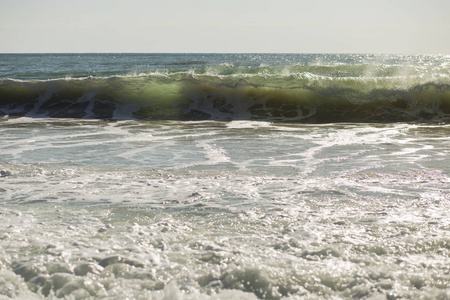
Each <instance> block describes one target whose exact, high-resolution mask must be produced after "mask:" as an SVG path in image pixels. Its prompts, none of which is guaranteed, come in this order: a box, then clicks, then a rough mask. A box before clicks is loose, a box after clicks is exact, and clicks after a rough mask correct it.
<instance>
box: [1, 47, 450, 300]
mask: <svg viewBox="0 0 450 300" xmlns="http://www.w3.org/2000/svg"><path fill="white" fill-rule="evenodd" d="M449 62H450V58H449V57H445V56H402V55H384V56H381V55H378V56H376V55H324V54H316V55H312V54H311V55H301V54H296V55H294V54H277V55H273V54H70V55H69V54H59V55H58V54H40V55H32V54H22V55H0V77H1V78H2V79H0V112H1V117H0V137H1V144H0V201H1V202H0V203H1V205H0V299H10V298H13V299H14V298H15V299H58V298H63V299H258V298H259V299H346V298H363V299H448V298H450V267H449V266H450V213H449V209H450V125H448V120H449V114H450V101H449V99H450V96H449V95H450V88H449V86H450V79H449Z"/></svg>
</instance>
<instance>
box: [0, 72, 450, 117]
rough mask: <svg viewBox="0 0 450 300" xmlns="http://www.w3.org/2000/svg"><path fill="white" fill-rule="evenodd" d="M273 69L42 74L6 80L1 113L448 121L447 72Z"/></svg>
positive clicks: (0, 82) (1, 87)
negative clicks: (218, 72) (256, 71)
mask: <svg viewBox="0 0 450 300" xmlns="http://www.w3.org/2000/svg"><path fill="white" fill-rule="evenodd" d="M224 67H225V68H235V66H224ZM341 71H342V69H341ZM322 73H326V72H322ZM269 74H270V75H261V74H243V73H239V74H232V75H213V74H196V73H195V72H178V73H152V74H139V75H136V76H132V75H128V76H111V77H101V78H98V77H86V78H76V79H73V78H66V79H53V80H41V81H26V80H15V79H3V80H0V113H1V114H2V115H19V116H31V117H58V118H65V117H70V118H99V119H145V120H209V119H211V120H268V121H288V122H291V121H302V122H319V123H320V122H389V121H426V120H431V121H439V122H443V121H447V120H448V118H449V114H450V84H449V82H448V78H446V77H436V76H431V77H428V78H424V77H423V76H416V75H407V76H391V77H389V76H379V77H375V76H361V77H349V76H348V74H346V76H344V77H339V76H338V75H336V74H328V75H327V76H325V75H323V74H320V72H317V71H316V72H314V73H310V72H301V73H298V72H297V73H289V72H288V74H287V75H284V76H282V75H273V72H269Z"/></svg>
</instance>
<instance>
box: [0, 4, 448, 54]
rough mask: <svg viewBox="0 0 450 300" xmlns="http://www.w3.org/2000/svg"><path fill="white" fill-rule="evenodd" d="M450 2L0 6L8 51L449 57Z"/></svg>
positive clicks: (0, 46)
mask: <svg viewBox="0 0 450 300" xmlns="http://www.w3.org/2000/svg"><path fill="white" fill-rule="evenodd" d="M449 13H450V0H308V1H305V0H184V1H183V0H72V1H70V0H0V53H85V52H142V53H154V52H191V53H192V52H196V53H199V52H201V53H211V52H212V53H230V52H238V53H241V52H261V53H263V52H271V53H406V54H450V18H449Z"/></svg>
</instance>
